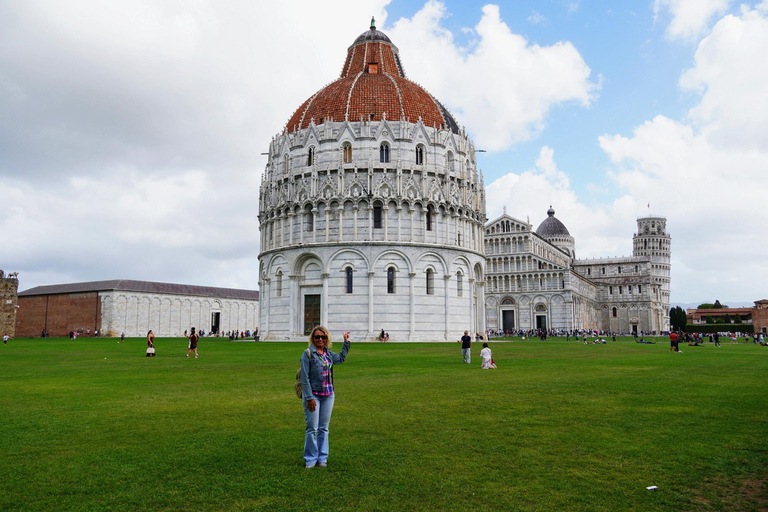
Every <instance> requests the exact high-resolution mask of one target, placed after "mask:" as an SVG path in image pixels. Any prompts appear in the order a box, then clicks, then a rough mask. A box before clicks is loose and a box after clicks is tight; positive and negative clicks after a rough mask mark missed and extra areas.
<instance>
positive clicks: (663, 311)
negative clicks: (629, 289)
mask: <svg viewBox="0 0 768 512" xmlns="http://www.w3.org/2000/svg"><path fill="white" fill-rule="evenodd" d="M632 242H633V244H632V245H633V249H632V255H633V256H635V257H638V256H645V257H649V258H650V266H651V268H650V271H651V283H650V284H651V302H652V303H653V304H654V305H657V306H658V313H657V314H660V318H658V321H659V323H658V324H657V325H659V326H661V327H660V328H661V330H669V296H670V281H671V274H670V267H671V255H672V237H670V236H669V233H668V232H667V219H666V217H657V216H653V217H651V216H649V217H640V218H638V219H637V233H635V236H634V237H632ZM654 309H657V308H654Z"/></svg>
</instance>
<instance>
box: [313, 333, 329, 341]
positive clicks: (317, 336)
mask: <svg viewBox="0 0 768 512" xmlns="http://www.w3.org/2000/svg"><path fill="white" fill-rule="evenodd" d="M314 337H315V339H316V340H327V339H328V336H326V335H325V334H315V336H314Z"/></svg>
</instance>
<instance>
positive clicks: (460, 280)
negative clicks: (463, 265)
mask: <svg viewBox="0 0 768 512" xmlns="http://www.w3.org/2000/svg"><path fill="white" fill-rule="evenodd" d="M456 295H458V296H459V297H463V296H464V276H463V275H462V274H461V272H456Z"/></svg>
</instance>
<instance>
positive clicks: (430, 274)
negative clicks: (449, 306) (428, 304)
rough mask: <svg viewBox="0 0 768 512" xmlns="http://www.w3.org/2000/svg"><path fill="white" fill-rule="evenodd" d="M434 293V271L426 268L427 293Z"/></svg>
mask: <svg viewBox="0 0 768 512" xmlns="http://www.w3.org/2000/svg"><path fill="white" fill-rule="evenodd" d="M434 294H435V272H434V271H433V270H432V269H431V268H428V269H427V295H434Z"/></svg>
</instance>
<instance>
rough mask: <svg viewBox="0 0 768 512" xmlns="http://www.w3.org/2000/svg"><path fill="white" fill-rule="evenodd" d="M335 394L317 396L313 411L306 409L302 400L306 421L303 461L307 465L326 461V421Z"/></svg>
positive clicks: (305, 403) (305, 404) (328, 420)
mask: <svg viewBox="0 0 768 512" xmlns="http://www.w3.org/2000/svg"><path fill="white" fill-rule="evenodd" d="M334 398H335V395H331V396H319V397H317V399H316V400H315V402H316V404H317V405H316V406H315V410H314V411H310V410H309V409H307V401H306V400H304V401H303V402H304V419H305V420H306V422H307V429H306V434H305V436H304V461H305V462H306V464H307V466H314V465H315V464H318V463H321V462H322V463H326V462H327V461H328V423H330V421H331V412H333V401H334Z"/></svg>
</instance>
